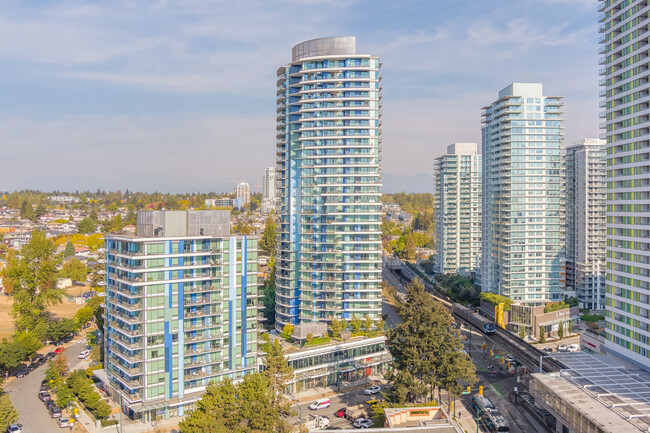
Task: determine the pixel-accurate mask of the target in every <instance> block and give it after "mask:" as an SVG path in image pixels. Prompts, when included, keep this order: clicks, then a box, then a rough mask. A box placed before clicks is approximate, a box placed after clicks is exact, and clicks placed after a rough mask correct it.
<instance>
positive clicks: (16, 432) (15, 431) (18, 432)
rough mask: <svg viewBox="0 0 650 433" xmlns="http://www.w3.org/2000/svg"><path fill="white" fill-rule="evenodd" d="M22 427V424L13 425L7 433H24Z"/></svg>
mask: <svg viewBox="0 0 650 433" xmlns="http://www.w3.org/2000/svg"><path fill="white" fill-rule="evenodd" d="M22 427H23V425H22V424H15V423H14V424H11V425H10V426H9V427H7V433H22V431H23V429H22Z"/></svg>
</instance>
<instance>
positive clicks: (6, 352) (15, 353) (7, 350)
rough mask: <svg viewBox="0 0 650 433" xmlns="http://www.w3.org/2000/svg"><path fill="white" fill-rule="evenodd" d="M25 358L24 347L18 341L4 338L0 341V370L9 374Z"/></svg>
mask: <svg viewBox="0 0 650 433" xmlns="http://www.w3.org/2000/svg"><path fill="white" fill-rule="evenodd" d="M23 359H25V349H24V348H23V347H22V346H21V345H20V344H18V343H16V342H15V341H14V342H8V341H7V339H6V338H4V339H3V340H2V343H0V370H2V371H4V372H5V373H7V374H9V371H10V370H11V369H13V368H16V367H18V366H19V365H20V363H21V362H22V361H23Z"/></svg>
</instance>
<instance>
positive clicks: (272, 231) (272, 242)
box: [259, 215, 277, 257]
mask: <svg viewBox="0 0 650 433" xmlns="http://www.w3.org/2000/svg"><path fill="white" fill-rule="evenodd" d="M276 244H277V238H276V226H275V221H273V217H272V216H271V215H269V216H268V218H267V219H266V225H265V226H264V233H263V234H262V239H260V245H259V247H260V250H262V251H263V252H264V254H266V255H267V256H270V257H275V248H276Z"/></svg>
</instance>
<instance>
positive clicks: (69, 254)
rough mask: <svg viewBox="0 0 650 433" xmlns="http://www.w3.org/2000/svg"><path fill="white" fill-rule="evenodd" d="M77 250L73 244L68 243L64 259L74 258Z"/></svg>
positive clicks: (64, 251)
mask: <svg viewBox="0 0 650 433" xmlns="http://www.w3.org/2000/svg"><path fill="white" fill-rule="evenodd" d="M74 253H75V250H74V245H73V244H72V242H70V241H68V242H67V243H66V244H65V249H64V250H63V257H72V256H74Z"/></svg>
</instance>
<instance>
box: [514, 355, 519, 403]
mask: <svg viewBox="0 0 650 433" xmlns="http://www.w3.org/2000/svg"><path fill="white" fill-rule="evenodd" d="M512 362H513V364H514V365H515V404H517V396H518V395H519V393H518V387H517V366H518V365H519V362H517V358H515V359H513V360H512Z"/></svg>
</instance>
